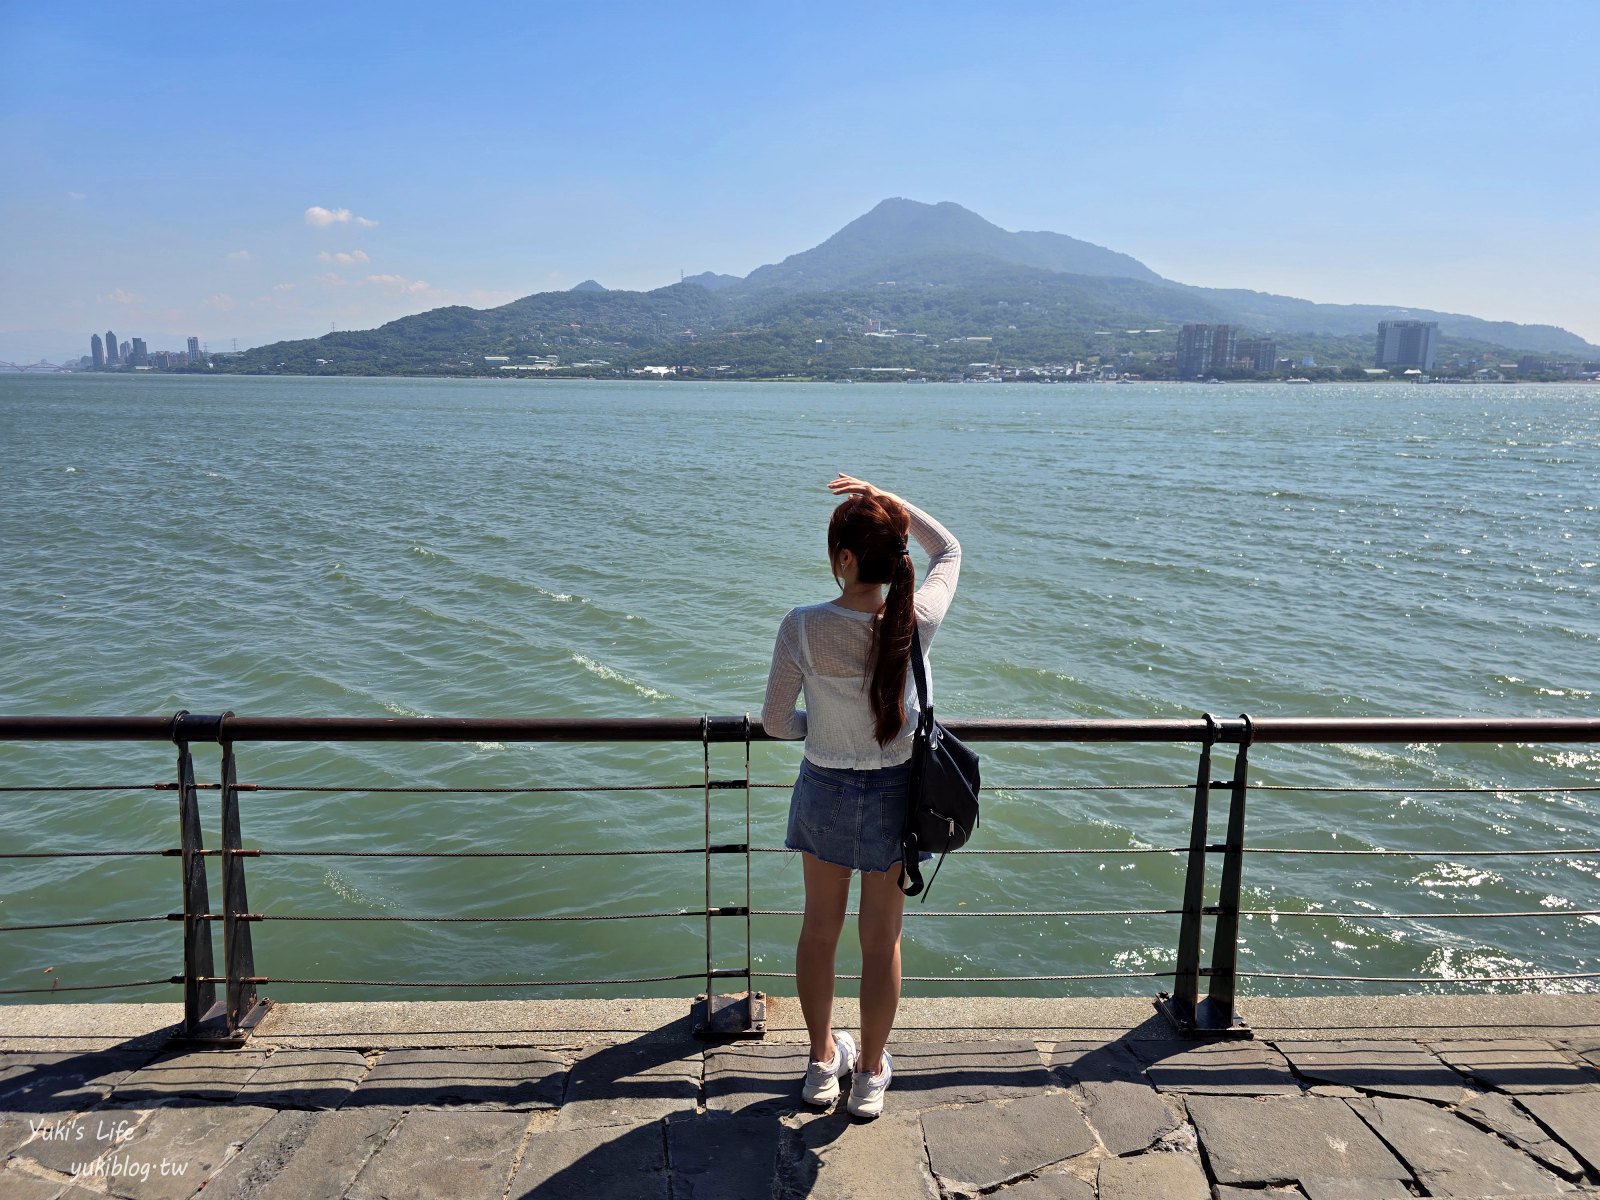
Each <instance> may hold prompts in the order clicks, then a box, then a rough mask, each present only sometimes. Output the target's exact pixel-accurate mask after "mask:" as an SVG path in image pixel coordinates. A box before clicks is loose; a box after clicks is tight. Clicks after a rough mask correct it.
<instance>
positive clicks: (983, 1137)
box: [922, 1092, 1095, 1191]
mask: <svg viewBox="0 0 1600 1200" xmlns="http://www.w3.org/2000/svg"><path fill="white" fill-rule="evenodd" d="M922 1128H923V1133H924V1135H925V1141H926V1143H927V1150H928V1162H929V1164H930V1165H931V1166H932V1168H933V1173H934V1175H935V1176H936V1177H938V1179H939V1180H940V1182H941V1183H942V1184H944V1186H946V1187H947V1188H948V1187H952V1186H955V1187H962V1188H963V1189H964V1190H977V1191H988V1190H989V1189H991V1188H994V1187H997V1186H998V1185H1000V1184H1002V1183H1007V1182H1009V1181H1011V1180H1014V1179H1017V1178H1019V1177H1021V1176H1023V1175H1032V1174H1033V1173H1035V1172H1036V1171H1039V1170H1040V1169H1041V1168H1043V1167H1047V1166H1049V1165H1051V1164H1052V1163H1058V1162H1060V1161H1062V1160H1063V1159H1067V1158H1075V1157H1076V1156H1078V1155H1080V1154H1086V1153H1088V1152H1089V1151H1090V1150H1093V1149H1094V1145H1095V1142H1094V1134H1093V1133H1091V1132H1090V1131H1089V1127H1088V1125H1087V1124H1085V1123H1084V1120H1083V1117H1082V1115H1080V1114H1079V1112H1078V1109H1077V1106H1076V1105H1074V1104H1073V1103H1072V1101H1071V1099H1070V1098H1068V1097H1067V1096H1066V1095H1065V1094H1063V1093H1060V1092H1056V1093H1052V1094H1050V1095H1044V1096H1030V1097H1028V1098H1026V1099H1023V1100H1014V1101H1012V1102H1011V1103H1009V1104H998V1103H996V1104H980V1105H971V1104H968V1105H962V1106H961V1107H959V1108H953V1109H939V1110H936V1111H934V1112H925V1113H923V1114H922Z"/></svg>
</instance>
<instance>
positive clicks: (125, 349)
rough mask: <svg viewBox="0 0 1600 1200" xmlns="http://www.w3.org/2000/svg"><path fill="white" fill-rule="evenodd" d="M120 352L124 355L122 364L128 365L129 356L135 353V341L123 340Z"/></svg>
mask: <svg viewBox="0 0 1600 1200" xmlns="http://www.w3.org/2000/svg"><path fill="white" fill-rule="evenodd" d="M120 353H121V355H122V365H123V366H127V365H128V364H129V356H130V355H132V354H133V343H131V342H123V343H122V349H121V351H120Z"/></svg>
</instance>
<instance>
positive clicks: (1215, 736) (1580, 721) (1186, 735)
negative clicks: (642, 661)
mask: <svg viewBox="0 0 1600 1200" xmlns="http://www.w3.org/2000/svg"><path fill="white" fill-rule="evenodd" d="M943 724H944V725H945V727H946V728H948V729H949V730H950V731H951V732H952V733H954V734H956V735H957V736H958V737H961V738H963V739H966V740H968V741H974V742H1096V741H1105V742H1204V741H1206V740H1207V736H1208V729H1209V731H1210V735H1211V740H1212V741H1214V742H1218V743H1228V744H1238V743H1239V742H1241V741H1243V740H1244V739H1245V737H1246V730H1247V728H1248V729H1249V738H1250V740H1251V741H1252V742H1254V743H1255V744H1257V745H1261V744H1263V743H1274V744H1293V743H1311V742H1318V743H1328V742H1339V743H1350V742H1357V743H1371V742H1433V741H1438V742H1470V743H1486V742H1584V741H1596V742H1600V717H1252V718H1251V720H1250V721H1249V722H1248V723H1247V722H1245V721H1243V720H1240V719H1230V718H1219V719H1216V720H1214V721H1213V722H1212V723H1211V725H1210V726H1209V727H1208V725H1207V723H1206V721H1205V720H1204V719H1196V720H1188V719H1181V718H1178V719H1174V718H1162V719H1150V720H1143V719H1128V718H1095V719H1081V720H1080V719H1036V718H1014V717H969V718H965V719H963V718H959V717H956V718H951V719H949V720H945V721H943ZM749 728H750V733H749V736H750V739H751V740H752V741H778V740H780V739H777V738H774V737H772V736H771V735H770V734H768V733H767V732H766V730H765V729H764V728H763V727H762V725H761V723H760V722H759V721H756V720H751V721H750V727H749ZM708 731H709V737H710V740H712V741H743V740H744V736H745V735H744V727H743V718H742V717H709V718H707V717H274V716H261V717H248V716H234V715H227V716H221V717H219V716H201V715H194V714H186V715H184V716H181V717H177V718H174V717H171V716H165V717H157V716H150V717H125V716H112V717H106V716H3V715H0V741H168V740H179V739H181V740H186V741H193V742H210V741H232V742H300V741H312V742H454V741H499V742H579V741H582V742H587V741H616V742H678V741H681V742H699V741H702V740H705V739H706V738H707V736H708Z"/></svg>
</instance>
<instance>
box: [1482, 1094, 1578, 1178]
mask: <svg viewBox="0 0 1600 1200" xmlns="http://www.w3.org/2000/svg"><path fill="white" fill-rule="evenodd" d="M1528 1098H1529V1099H1537V1097H1528ZM1456 1114H1457V1115H1458V1116H1462V1117H1465V1118H1466V1119H1467V1120H1469V1121H1471V1122H1472V1123H1473V1124H1474V1125H1479V1126H1481V1127H1483V1128H1484V1129H1488V1130H1490V1131H1492V1132H1494V1133H1498V1134H1499V1135H1500V1136H1501V1137H1503V1138H1505V1139H1506V1140H1507V1141H1508V1142H1510V1143H1511V1144H1512V1145H1514V1146H1515V1147H1517V1149H1519V1150H1521V1151H1522V1152H1523V1153H1524V1154H1531V1155H1533V1156H1534V1157H1535V1158H1537V1159H1538V1160H1539V1161H1540V1162H1542V1163H1544V1164H1545V1166H1547V1167H1551V1168H1553V1169H1555V1170H1557V1171H1559V1172H1561V1173H1562V1174H1563V1175H1571V1176H1576V1175H1578V1174H1580V1173H1581V1172H1582V1171H1583V1167H1582V1166H1580V1165H1579V1163H1578V1160H1577V1159H1576V1158H1574V1157H1573V1156H1572V1152H1571V1151H1570V1150H1568V1149H1567V1148H1566V1147H1565V1146H1563V1145H1562V1144H1561V1143H1560V1142H1558V1141H1556V1140H1555V1139H1554V1138H1553V1137H1551V1136H1550V1135H1549V1134H1548V1133H1546V1132H1545V1130H1544V1127H1543V1126H1542V1125H1540V1124H1539V1122H1537V1121H1535V1120H1534V1119H1533V1118H1532V1117H1530V1116H1528V1114H1527V1113H1526V1112H1524V1111H1523V1110H1522V1109H1520V1108H1518V1107H1517V1104H1516V1102H1515V1101H1514V1100H1512V1099H1511V1098H1510V1097H1509V1096H1503V1095H1501V1094H1500V1093H1499V1092H1484V1093H1483V1094H1481V1095H1478V1096H1474V1097H1473V1098H1472V1100H1471V1101H1470V1102H1468V1103H1466V1104H1463V1105H1461V1106H1460V1107H1459V1108H1457V1109H1456ZM1590 1121H1591V1124H1590V1126H1589V1128H1590V1129H1594V1128H1600V1111H1593V1112H1591V1113H1590Z"/></svg>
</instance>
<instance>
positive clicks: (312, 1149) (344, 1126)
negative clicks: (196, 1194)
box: [205, 1108, 404, 1200]
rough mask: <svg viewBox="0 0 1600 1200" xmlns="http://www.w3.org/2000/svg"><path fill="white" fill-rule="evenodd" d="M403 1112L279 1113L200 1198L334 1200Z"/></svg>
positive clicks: (210, 1184)
mask: <svg viewBox="0 0 1600 1200" xmlns="http://www.w3.org/2000/svg"><path fill="white" fill-rule="evenodd" d="M403 1115H404V1114H403V1112H402V1111H401V1110H399V1109H392V1108H390V1109H385V1108H358V1109H353V1110H351V1111H349V1112H315V1111H299V1110H294V1109H290V1110H288V1111H285V1112H280V1113H278V1114H277V1115H276V1116H274V1117H273V1118H272V1120H270V1121H268V1122H267V1123H266V1124H265V1125H263V1126H262V1127H261V1129H260V1130H258V1131H257V1133H256V1135H255V1136H254V1137H253V1138H251V1139H250V1140H249V1141H248V1142H246V1143H245V1144H244V1146H243V1148H242V1149H241V1150H240V1151H239V1153H238V1154H236V1155H234V1156H233V1157H232V1158H231V1159H229V1160H228V1163H227V1165H226V1166H224V1167H223V1168H222V1170H220V1171H218V1172H217V1174H216V1175H215V1176H213V1177H212V1179H211V1182H210V1183H208V1184H206V1190H205V1200H338V1198H339V1197H341V1196H343V1195H344V1194H345V1192H346V1191H347V1190H348V1189H349V1187H350V1185H351V1183H353V1182H354V1181H355V1177H356V1176H357V1175H358V1174H360V1172H361V1168H362V1167H364V1166H366V1165H367V1160H368V1159H370V1158H371V1157H372V1156H373V1155H374V1154H376V1153H377V1152H378V1149H379V1148H380V1147H381V1146H382V1145H383V1143H384V1139H385V1138H387V1137H388V1136H389V1133H390V1131H392V1130H393V1129H394V1127H395V1126H396V1125H398V1124H399V1123H400V1118H401V1117H402V1116H403Z"/></svg>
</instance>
